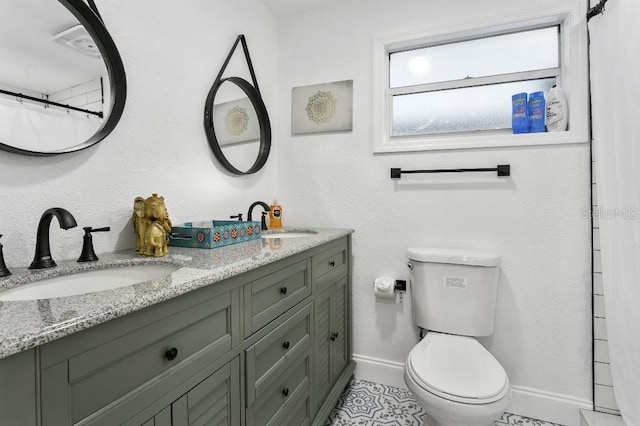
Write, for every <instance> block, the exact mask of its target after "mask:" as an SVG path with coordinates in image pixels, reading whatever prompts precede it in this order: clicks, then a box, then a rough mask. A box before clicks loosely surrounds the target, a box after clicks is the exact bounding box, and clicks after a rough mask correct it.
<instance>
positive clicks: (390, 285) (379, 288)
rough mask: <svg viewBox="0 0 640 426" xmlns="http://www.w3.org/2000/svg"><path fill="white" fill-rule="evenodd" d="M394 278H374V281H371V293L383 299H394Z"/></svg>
mask: <svg viewBox="0 0 640 426" xmlns="http://www.w3.org/2000/svg"><path fill="white" fill-rule="evenodd" d="M395 283H396V280H394V279H393V278H389V277H379V278H376V281H375V282H374V283H373V293H374V294H375V295H376V297H381V298H384V299H395V297H396V294H395V293H394V286H395Z"/></svg>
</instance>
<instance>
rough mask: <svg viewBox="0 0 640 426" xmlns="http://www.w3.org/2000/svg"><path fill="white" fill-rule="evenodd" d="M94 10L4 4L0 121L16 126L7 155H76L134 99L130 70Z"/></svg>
mask: <svg viewBox="0 0 640 426" xmlns="http://www.w3.org/2000/svg"><path fill="white" fill-rule="evenodd" d="M89 5H90V6H89ZM89 5H87V3H85V2H84V1H83V0H45V1H42V0H0V6H1V9H2V10H3V14H2V16H0V56H2V58H3V62H4V63H3V66H2V70H1V71H0V122H2V121H4V122H5V123H10V126H3V128H4V129H5V130H4V131H0V149H2V150H5V151H9V152H13V153H17V154H24V155H32V156H53V155H59V154H64V153H70V152H76V151H80V150H83V149H86V148H88V147H90V146H92V145H95V144H96V143H98V142H100V141H101V140H103V139H104V138H105V137H106V136H107V135H108V134H109V133H111V131H112V130H113V129H114V128H115V126H116V125H117V123H118V121H119V120H120V118H121V116H122V112H123V110H124V105H125V100H126V94H127V83H126V76H125V71H124V65H123V63H122V59H121V58H120V54H119V53H118V50H117V48H116V45H115V43H114V41H113V39H112V38H111V35H110V34H109V32H108V31H107V29H106V28H105V26H104V23H103V22H102V19H101V17H100V15H99V13H98V11H97V9H96V8H95V4H93V1H92V0H89ZM17 31H20V34H21V36H20V37H16V35H15V34H16V32H17Z"/></svg>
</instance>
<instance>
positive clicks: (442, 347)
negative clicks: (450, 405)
mask: <svg viewBox="0 0 640 426" xmlns="http://www.w3.org/2000/svg"><path fill="white" fill-rule="evenodd" d="M407 368H408V369H409V373H410V374H411V376H412V377H413V379H414V380H415V381H416V384H418V385H419V386H420V387H422V388H423V389H425V390H427V391H429V392H431V393H434V394H436V395H438V396H440V397H443V398H446V399H449V400H452V401H457V402H464V403H470V404H474V403H475V404H486V403H490V402H493V401H497V400H499V399H501V398H502V397H503V396H504V395H505V394H506V393H507V392H508V391H509V389H508V382H509V381H508V378H507V373H506V372H505V371H504V368H502V366H501V365H500V364H499V363H498V361H496V359H495V358H494V357H493V355H491V354H490V353H489V351H487V350H486V349H485V348H484V347H483V346H482V345H481V344H480V343H479V342H478V341H477V340H476V339H474V338H473V337H467V336H456V335H451V334H442V333H435V332H429V333H427V335H426V336H425V337H424V338H423V339H422V341H421V342H420V343H418V345H416V346H415V347H414V348H413V349H412V350H411V353H410V354H409V357H408V358H407Z"/></svg>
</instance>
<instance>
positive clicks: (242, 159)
mask: <svg viewBox="0 0 640 426" xmlns="http://www.w3.org/2000/svg"><path fill="white" fill-rule="evenodd" d="M238 43H241V44H242V48H243V50H244V54H245V58H246V60H247V65H248V66H249V72H250V73H251V78H252V80H253V84H251V83H250V82H248V81H247V80H245V79H243V78H241V77H226V78H222V75H223V74H224V71H225V69H226V67H227V65H228V63H229V60H230V59H231V57H232V55H233V53H234V51H235V49H236V47H237V45H238ZM204 128H205V133H206V135H207V140H208V142H209V146H210V147H211V150H212V151H213V154H214V155H215V157H216V158H217V159H218V161H219V162H220V164H222V166H223V167H224V168H225V169H226V170H227V171H229V172H230V173H233V174H236V175H248V174H252V173H255V172H257V171H259V170H260V169H262V167H263V166H264V165H265V163H266V162H267V158H268V157H269V151H270V150H271V123H270V121H269V114H268V113H267V108H266V107H265V105H264V101H263V100H262V96H261V94H260V89H259V88H258V82H257V80H256V77H255V73H254V71H253V66H252V64H251V58H250V56H249V50H248V48H247V44H246V40H245V38H244V35H240V36H238V38H237V39H236V42H235V43H234V45H233V47H232V48H231V51H230V52H229V55H228V56H227V59H226V61H225V63H224V65H223V66H222V69H221V70H220V72H219V73H218V76H217V77H216V80H215V82H214V83H213V86H212V87H211V90H209V94H208V95H207V100H206V102H205V107H204Z"/></svg>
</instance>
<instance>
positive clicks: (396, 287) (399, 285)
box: [373, 277, 407, 295]
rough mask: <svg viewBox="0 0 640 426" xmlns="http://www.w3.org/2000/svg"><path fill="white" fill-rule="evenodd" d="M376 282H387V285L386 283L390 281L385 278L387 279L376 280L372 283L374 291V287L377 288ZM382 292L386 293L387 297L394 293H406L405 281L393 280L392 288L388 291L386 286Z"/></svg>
mask: <svg viewBox="0 0 640 426" xmlns="http://www.w3.org/2000/svg"><path fill="white" fill-rule="evenodd" d="M378 280H387V283H388V282H389V281H390V280H391V279H390V278H387V277H383V278H378V279H376V281H375V282H374V283H373V287H374V289H376V287H377V284H378ZM376 290H378V289H376ZM382 291H383V292H384V293H386V294H387V295H389V294H393V293H395V292H396V291H407V281H406V280H393V287H392V288H391V289H389V286H386V289H384V288H383V289H382Z"/></svg>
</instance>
